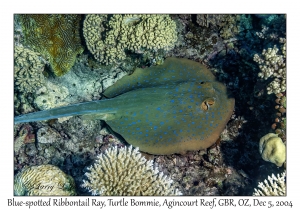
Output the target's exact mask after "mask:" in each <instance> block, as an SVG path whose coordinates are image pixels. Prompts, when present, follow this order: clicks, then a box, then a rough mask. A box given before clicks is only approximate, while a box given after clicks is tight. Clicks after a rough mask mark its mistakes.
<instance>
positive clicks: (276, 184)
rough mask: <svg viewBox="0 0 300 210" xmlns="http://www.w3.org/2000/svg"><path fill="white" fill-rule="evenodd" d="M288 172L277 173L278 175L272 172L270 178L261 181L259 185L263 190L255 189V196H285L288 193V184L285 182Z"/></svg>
mask: <svg viewBox="0 0 300 210" xmlns="http://www.w3.org/2000/svg"><path fill="white" fill-rule="evenodd" d="M285 178H286V174H285V172H283V173H282V174H280V175H279V174H277V177H276V176H275V175H274V174H272V176H271V177H270V176H268V180H266V179H265V181H264V182H259V183H258V187H259V188H260V189H261V190H258V189H256V188H255V189H254V193H253V195H254V196H285V194H286V184H285Z"/></svg>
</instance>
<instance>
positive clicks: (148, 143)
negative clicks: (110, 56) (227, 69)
mask: <svg viewBox="0 0 300 210" xmlns="http://www.w3.org/2000/svg"><path fill="white" fill-rule="evenodd" d="M182 69H183V70H182ZM182 71H184V73H182ZM136 81H139V82H138V84H137V83H136ZM158 89H159V91H158ZM104 95H105V96H106V97H107V98H111V99H110V100H102V101H92V102H88V103H82V104H73V105H70V106H64V107H60V108H56V109H50V110H44V111H41V112H35V113H29V114H26V115H22V116H17V117H15V118H14V119H15V123H22V122H32V121H41V120H49V119H55V118H59V117H69V116H74V115H75V116H76V115H83V117H85V118H86V119H87V118H88V119H101V120H105V122H106V123H107V124H108V125H109V126H110V127H111V128H112V130H113V131H115V132H117V133H118V134H120V135H121V136H122V137H123V138H124V139H125V140H126V141H127V142H128V143H129V144H131V145H133V146H135V147H139V148H141V151H143V152H147V153H150V154H173V153H185V152H186V151H195V150H199V149H205V148H208V147H210V146H211V145H212V144H214V143H215V142H216V140H217V139H218V137H219V135H220V133H221V132H222V130H223V129H224V127H225V125H226V123H227V122H228V120H229V118H230V116H231V114H232V111H233V108H234V98H232V97H231V96H230V93H228V92H227V89H226V87H225V86H224V85H223V84H222V83H219V82H218V81H216V80H215V77H214V76H213V74H212V73H211V72H210V71H209V70H208V69H206V68H205V66H203V65H200V64H199V63H197V62H194V61H191V60H188V59H179V58H168V59H166V61H165V62H164V64H163V65H160V66H155V67H151V68H148V71H145V70H144V69H137V70H136V71H135V72H134V73H133V74H132V75H130V76H125V77H123V78H122V79H121V80H119V81H118V82H117V83H116V84H114V85H113V86H111V87H110V88H108V89H107V90H106V91H105V92H104ZM137 96H139V97H137ZM153 98H156V100H155V101H153ZM150 102H151V106H149V103H150ZM175 104H176V105H175ZM141 139H143V140H141ZM158 139H159V140H158Z"/></svg>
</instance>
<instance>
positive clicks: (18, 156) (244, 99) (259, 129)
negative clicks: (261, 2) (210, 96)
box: [14, 14, 288, 196]
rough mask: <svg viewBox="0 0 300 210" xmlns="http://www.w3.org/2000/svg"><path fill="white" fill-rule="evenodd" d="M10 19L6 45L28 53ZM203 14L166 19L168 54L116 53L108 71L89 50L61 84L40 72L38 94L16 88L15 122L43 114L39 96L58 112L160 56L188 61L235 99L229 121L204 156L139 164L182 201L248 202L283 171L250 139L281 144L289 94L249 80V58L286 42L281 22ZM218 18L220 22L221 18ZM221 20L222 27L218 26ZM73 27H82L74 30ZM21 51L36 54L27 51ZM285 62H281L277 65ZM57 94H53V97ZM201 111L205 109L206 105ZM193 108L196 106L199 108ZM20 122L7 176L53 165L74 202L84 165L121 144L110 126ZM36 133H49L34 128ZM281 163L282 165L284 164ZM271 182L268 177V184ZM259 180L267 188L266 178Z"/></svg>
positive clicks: (252, 68)
mask: <svg viewBox="0 0 300 210" xmlns="http://www.w3.org/2000/svg"><path fill="white" fill-rule="evenodd" d="M18 16H19V15H15V22H14V27H15V28H14V41H15V42H14V44H15V46H19V47H20V46H26V47H27V48H28V47H30V46H29V45H28V42H27V43H24V42H25V41H26V36H24V35H25V34H24V33H23V32H24V30H22V27H21V25H22V24H20V20H19V18H16V17H18ZM198 16H199V17H198ZM202 16H203V17H204V19H203V22H202V23H201V22H200V21H201V20H200V19H199V18H200V15H197V14H180V15H176V14H171V15H170V17H171V18H172V21H174V22H176V30H177V32H178V34H177V41H176V42H175V46H174V48H173V49H171V50H169V51H166V50H163V49H158V50H157V51H156V52H155V51H154V50H151V49H139V50H125V58H124V59H123V58H122V60H116V62H117V63H116V65H103V64H105V63H100V62H99V61H98V60H96V59H94V56H93V54H92V53H89V52H88V51H85V52H84V53H83V54H81V55H80V56H78V58H77V59H76V62H75V64H74V65H73V67H72V70H71V71H69V72H68V73H67V74H65V75H64V76H63V77H53V76H52V75H51V74H48V76H47V75H46V74H47V73H48V66H46V68H45V70H44V71H43V74H44V75H45V78H46V81H45V85H43V87H41V88H38V90H37V91H33V92H27V93H26V92H22V91H20V90H18V89H17V87H16V88H15V90H16V91H15V96H14V97H15V98H14V99H15V100H14V102H15V116H17V115H20V114H24V113H28V112H36V111H38V109H41V108H42V107H43V106H44V108H45V109H46V105H47V104H48V102H50V101H51V100H52V99H51V100H49V101H46V100H47V98H46V97H44V99H46V100H45V103H44V104H43V100H40V102H39V106H37V104H36V103H34V101H35V100H36V98H37V97H38V96H41V95H44V96H45V95H50V92H52V93H53V97H52V98H53V100H52V102H51V104H53V106H51V107H55V103H56V101H57V103H58V104H61V106H65V105H67V104H75V103H80V102H86V101H91V100H99V99H101V98H104V97H103V91H105V90H106V89H107V88H108V87H109V86H111V85H112V84H114V83H115V82H117V80H119V79H120V78H121V77H122V76H124V74H129V75H131V74H132V73H133V69H136V67H139V68H141V69H140V70H141V71H147V70H150V69H148V68H147V67H149V66H152V65H157V64H161V63H162V61H163V60H164V59H165V58H166V57H180V58H188V59H190V60H193V61H196V62H198V63H201V64H203V65H205V66H206V67H207V68H208V69H209V70H210V71H211V72H212V73H213V74H214V76H215V77H216V78H217V80H218V81H220V82H221V83H223V84H224V85H226V87H227V89H228V90H230V92H231V93H232V95H233V96H234V97H235V99H236V100H235V108H234V111H233V114H232V115H231V117H230V119H229V121H228V123H227V125H226V128H225V130H224V131H223V132H222V134H221V138H219V139H217V141H216V143H215V144H213V145H212V146H211V147H209V148H207V149H205V150H199V151H189V152H186V153H185V154H184V155H183V154H172V155H149V154H146V153H142V154H143V156H144V157H145V158H146V159H147V160H153V165H154V166H155V168H157V169H158V171H159V172H162V173H163V174H164V175H166V176H167V177H170V178H171V179H172V180H173V183H172V185H173V186H174V187H175V188H178V190H179V191H180V192H182V194H183V195H187V196H188V195H190V196H192V195H193V196H195V195H196V196H208V195H211V196H237V195H238V196H250V195H252V194H253V192H254V190H253V189H254V188H257V189H259V190H261V188H258V187H257V186H258V182H263V181H264V179H266V177H268V176H271V175H270V174H272V173H273V174H275V176H276V174H281V173H282V172H283V170H284V168H285V167H278V166H277V165H276V164H273V163H270V162H267V161H264V160H263V159H262V155H261V154H260V152H259V143H258V141H259V139H260V138H261V137H262V136H264V135H265V134H267V133H269V132H270V125H272V128H273V129H274V130H273V131H274V133H276V134H278V137H280V138H281V139H282V141H283V143H285V142H286V141H287V136H286V135H285V133H286V121H287V118H286V111H287V110H286V101H287V100H288V99H287V95H288V94H287V92H286V90H285V91H284V92H280V93H278V94H276V96H275V94H267V92H268V90H267V89H266V87H268V86H270V85H269V84H270V83H271V82H272V81H273V80H274V79H275V78H276V77H274V75H271V76H270V77H268V79H267V80H265V79H262V78H261V77H259V76H258V74H259V72H261V73H262V71H261V70H260V68H259V65H258V63H257V62H255V61H254V60H253V57H254V55H255V54H257V55H259V57H260V58H261V59H264V55H262V51H263V49H265V50H266V51H267V49H268V48H271V49H273V48H274V45H276V46H277V48H278V49H279V50H278V52H277V53H276V55H277V56H280V55H282V56H285V53H286V51H285V47H286V46H285V39H282V38H285V37H286V20H287V19H286V15H273V14H272V15H259V14H255V15H243V14H238V15H232V14H226V15H224V14H223V15H217V14H209V15H202ZM221 16H227V17H223V18H221ZM85 17H87V16H85ZM103 17H106V19H105V20H104V21H101V25H100V27H101V28H102V29H103V30H102V31H101V32H100V33H99V34H100V35H101V37H102V42H103V41H105V39H106V37H107V36H106V35H107V32H109V31H110V30H111V27H110V26H109V25H108V23H109V21H110V20H111V19H112V17H113V15H107V16H103ZM205 18H207V20H205ZM218 18H219V19H218ZM197 19H198V21H197ZM225 19H227V20H226V21H227V23H226V21H223V20H225ZM130 21H131V23H130V24H133V25H134V24H136V23H137V22H135V21H136V19H130ZM130 21H129V22H130ZM80 27H81V29H80V30H82V26H80ZM112 27H113V26H112ZM83 38H84V37H83ZM117 40H118V37H117ZM29 49H32V50H34V51H36V52H39V51H37V50H35V49H34V48H33V47H32V48H29ZM90 52H91V51H90ZM121 55H123V54H121ZM105 56H106V55H105ZM286 59H287V58H286V57H285V58H284V61H285V60H286ZM165 62H166V61H165ZM275 72H276V71H275ZM279 80H281V78H279ZM153 81H155V80H153ZM136 82H138V80H136ZM286 82H287V81H286ZM48 83H51V84H48ZM279 83H281V82H279ZM135 84H136V83H135ZM275 86H276V84H275ZM60 87H62V92H60V90H59V88H60ZM66 89H67V91H66ZM269 89H271V90H273V87H271V86H270V88H269ZM53 91H56V93H55V92H53ZM40 99H42V98H40ZM155 99H156V98H155ZM151 102H152V101H151ZM207 102H209V101H207ZM207 104H208V105H209V108H211V106H210V104H209V103H207ZM49 107H50V106H49ZM201 107H202V108H205V106H201ZM206 107H207V106H206ZM274 107H275V109H274ZM204 119H205V118H204ZM246 121H247V123H245V122H246ZM134 122H135V121H134ZM182 124H183V122H182ZM25 125H26V127H23V126H24V124H18V125H15V126H14V140H15V143H18V144H15V145H14V146H16V147H15V152H14V170H15V174H17V173H18V172H20V171H21V170H22V169H23V168H24V167H28V166H36V165H42V164H52V165H56V166H58V167H59V168H60V169H61V170H63V171H64V172H65V173H67V174H70V175H71V176H72V177H73V178H74V181H75V183H76V193H77V194H78V195H81V196H88V195H90V192H89V191H88V190H87V189H86V188H83V187H81V185H82V180H86V179H87V178H86V176H85V175H84V173H85V172H87V166H90V165H92V164H93V163H94V160H95V159H96V157H97V156H98V155H100V154H102V153H104V152H105V151H106V150H107V149H109V148H113V147H118V148H121V147H123V146H124V144H125V142H124V141H122V139H121V138H118V137H119V136H117V135H115V136H114V135H113V133H111V131H110V130H109V129H108V130H107V131H109V133H107V132H103V131H104V129H103V128H107V127H106V126H105V127H104V125H105V124H104V123H103V121H99V120H83V118H82V117H71V118H70V119H69V120H67V121H63V122H61V120H56V119H55V120H49V121H44V122H34V123H28V124H27V123H26V124H25ZM28 125H29V126H28ZM44 127H45V128H51V129H43V128H44ZM101 128H102V130H101ZM40 129H41V131H43V130H44V131H46V132H47V133H46V134H45V135H46V136H49V138H50V139H55V141H51V142H52V143H40V142H39V141H38V139H36V140H35V142H33V141H34V139H32V138H29V137H35V138H36V137H37V132H38V131H39V130H40ZM100 130H101V131H100ZM48 131H49V132H48ZM52 131H56V132H57V133H53V132H52ZM26 133H27V134H26ZM57 134H59V136H58V135H57ZM25 139H27V140H29V141H25ZM144 139H145V138H141V140H144ZM140 149H141V148H140ZM285 164H286V162H285V163H284V164H283V165H284V166H285ZM267 181H268V179H267ZM275 182H276V181H274V180H273V183H275ZM268 183H269V185H270V186H271V184H270V182H269V181H268ZM263 184H265V183H264V182H263ZM261 191H262V190H261ZM262 192H263V191H262Z"/></svg>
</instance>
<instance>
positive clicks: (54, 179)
mask: <svg viewBox="0 0 300 210" xmlns="http://www.w3.org/2000/svg"><path fill="white" fill-rule="evenodd" d="M14 194H15V195H26V196H28V195H29V196H37V195H46V196H51V195H76V192H75V182H74V180H73V178H72V177H71V176H69V175H67V174H65V173H64V172H63V171H61V170H60V169H59V168H58V167H56V166H53V165H40V166H30V167H26V168H23V169H22V171H20V172H19V173H18V174H17V175H16V176H15V180H14Z"/></svg>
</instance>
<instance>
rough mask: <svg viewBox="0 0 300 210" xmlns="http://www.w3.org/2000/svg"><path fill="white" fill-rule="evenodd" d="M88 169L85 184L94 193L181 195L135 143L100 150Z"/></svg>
mask: <svg viewBox="0 0 300 210" xmlns="http://www.w3.org/2000/svg"><path fill="white" fill-rule="evenodd" d="M88 170H90V172H87V173H85V175H86V176H87V178H88V181H86V180H83V184H82V186H83V187H85V188H87V189H89V191H90V192H91V193H92V194H93V195H119V196H124V195H128V196H134V195H137V196H139V195H151V196H155V195H180V194H181V193H180V192H179V191H178V190H177V189H176V188H175V187H174V186H173V185H172V180H170V179H169V178H167V177H166V176H164V175H163V173H159V172H158V170H157V169H156V168H153V161H147V160H146V159H145V158H144V157H142V155H141V153H140V152H139V151H138V148H136V149H133V148H132V146H129V147H124V148H121V149H118V148H117V147H114V148H110V149H108V150H107V152H106V154H100V155H99V156H98V159H97V160H96V163H95V164H94V166H91V167H89V168H88Z"/></svg>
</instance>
